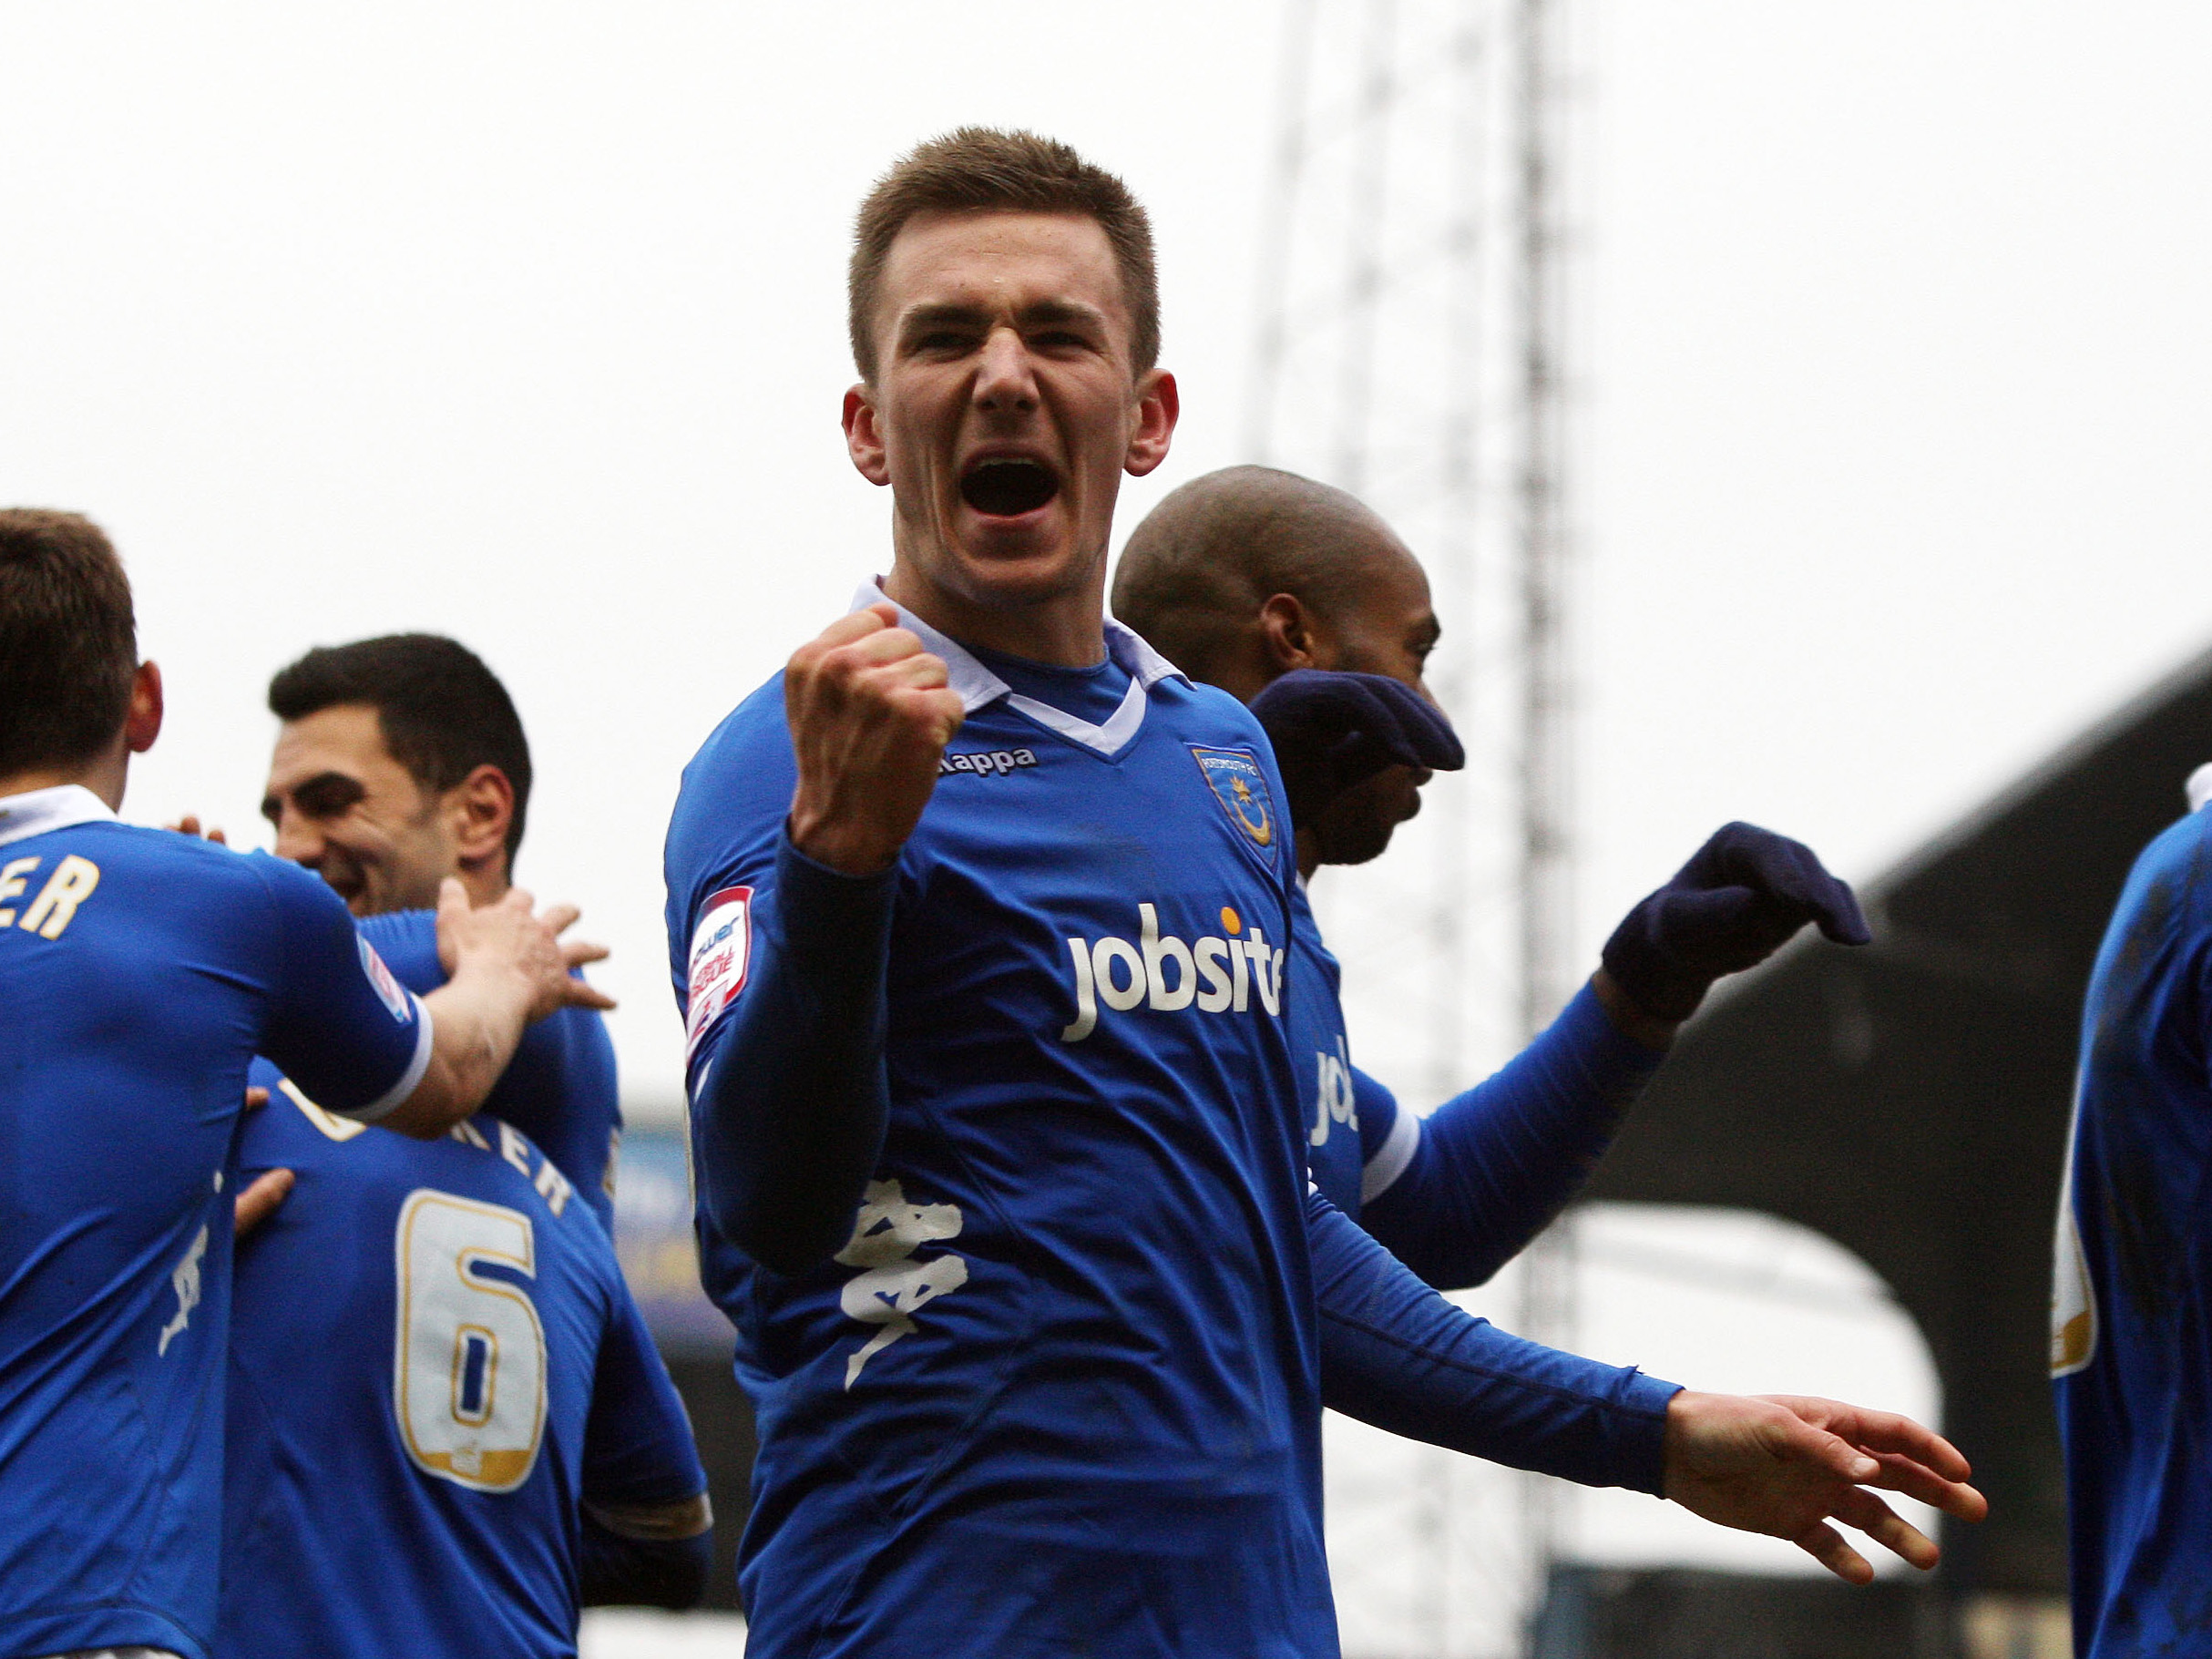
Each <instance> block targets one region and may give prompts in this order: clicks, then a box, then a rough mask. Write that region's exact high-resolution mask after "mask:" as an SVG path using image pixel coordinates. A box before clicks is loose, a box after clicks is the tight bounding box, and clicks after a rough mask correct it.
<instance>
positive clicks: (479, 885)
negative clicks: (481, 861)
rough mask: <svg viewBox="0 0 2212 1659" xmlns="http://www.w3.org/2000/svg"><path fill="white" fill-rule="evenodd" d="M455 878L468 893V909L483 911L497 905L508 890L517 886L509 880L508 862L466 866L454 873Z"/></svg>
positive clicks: (503, 860) (502, 860)
mask: <svg viewBox="0 0 2212 1659" xmlns="http://www.w3.org/2000/svg"><path fill="white" fill-rule="evenodd" d="M454 876H455V877H456V879H457V880H459V882H460V884H461V886H463V887H465V888H466V889H467V892H468V907H469V908H470V909H471V910H481V909H483V908H484V906H486V905H496V904H497V903H498V902H499V901H500V900H501V899H503V898H505V897H506V896H507V889H508V888H509V887H511V886H514V885H515V884H514V883H513V882H512V881H510V880H509V879H508V878H507V860H506V859H504V858H502V859H500V860H498V861H497V863H496V864H492V865H476V866H473V867H472V866H471V865H466V864H464V865H461V867H460V868H459V869H457V870H456V871H455V872H454Z"/></svg>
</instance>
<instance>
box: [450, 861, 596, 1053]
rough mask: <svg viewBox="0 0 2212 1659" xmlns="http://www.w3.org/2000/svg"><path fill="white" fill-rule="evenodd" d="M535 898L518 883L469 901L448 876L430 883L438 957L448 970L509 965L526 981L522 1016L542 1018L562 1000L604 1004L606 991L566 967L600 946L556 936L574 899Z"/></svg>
mask: <svg viewBox="0 0 2212 1659" xmlns="http://www.w3.org/2000/svg"><path fill="white" fill-rule="evenodd" d="M536 904H537V901H536V900H535V899H533V898H532V897H531V896H529V895H528V894H527V893H526V892H524V891H523V890H522V889H521V888H520V887H510V888H508V889H507V894H506V896H504V897H501V898H499V899H497V900H495V901H494V902H492V903H491V904H488V905H482V906H476V907H475V908H471V907H470V906H469V902H468V891H467V889H466V888H465V887H464V886H461V884H460V882H459V881H457V880H456V879H455V878H454V877H453V876H447V877H446V878H445V881H444V882H443V883H441V884H440V885H439V887H438V960H439V961H440V962H442V963H444V964H445V972H446V975H447V977H448V978H451V979H458V978H461V976H462V975H463V974H464V973H472V972H475V973H483V972H492V973H512V974H517V975H519V976H521V977H522V978H525V979H527V981H528V982H529V985H530V1004H529V1016H528V1017H529V1018H530V1019H544V1018H545V1017H546V1016H547V1015H548V1014H551V1013H553V1012H555V1011H557V1010H558V1009H565V1008H587V1009H610V1008H612V1007H614V998H611V997H609V996H608V995H607V993H606V992H604V991H602V990H599V988H597V987H595V986H592V985H589V984H588V983H586V982H585V981H584V980H582V979H579V978H576V977H575V975H574V974H573V973H572V972H571V971H570V970H571V969H574V968H581V967H582V966H583V965H584V964H585V963H587V962H599V961H604V960H605V959H606V957H607V947H605V946H604V945H589V944H585V943H583V942H582V941H580V940H579V941H571V940H564V939H563V938H562V937H560V936H561V935H562V934H563V933H565V932H567V931H568V928H569V927H572V926H573V925H574V924H575V921H576V918H577V917H578V916H579V914H581V913H580V912H579V910H578V909H577V907H576V906H574V905H548V906H547V907H546V909H545V910H544V911H543V912H542V913H540V912H538V911H537V910H536V909H535V906H536Z"/></svg>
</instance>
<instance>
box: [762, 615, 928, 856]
mask: <svg viewBox="0 0 2212 1659" xmlns="http://www.w3.org/2000/svg"><path fill="white" fill-rule="evenodd" d="M783 712H784V718H785V719H786V720H787V721H788V722H790V726H791V743H792V749H793V751H794V753H795V754H796V756H797V759H798V763H799V782H798V786H797V787H796V788H795V789H794V790H793V792H792V796H791V842H792V845H794V846H795V847H797V848H798V849H799V851H800V852H802V853H804V854H805V855H807V856H808V857H809V858H812V859H814V861H815V862H816V863H817V864H824V865H828V866H829V867H830V868H831V869H833V870H840V871H843V872H844V873H845V875H847V876H873V875H875V874H876V872H877V871H879V870H883V869H886V868H888V867H889V866H890V865H891V864H892V862H893V861H894V860H896V858H897V857H898V853H899V849H900V848H901V847H903V846H905V845H906V837H907V836H909V835H912V834H913V833H914V826H915V825H916V824H917V823H919V822H920V821H921V816H922V809H923V808H924V807H925V806H927V805H928V804H929V795H930V792H931V791H932V790H934V789H935V788H936V787H937V761H938V759H939V757H940V756H942V755H943V754H944V753H945V745H946V744H947V743H948V742H951V741H952V735H953V733H954V732H958V730H959V729H960V722H961V721H962V720H963V719H965V718H966V717H967V710H966V707H965V705H964V704H963V703H962V701H961V700H960V696H959V693H958V692H957V691H952V690H950V689H948V687H947V684H946V670H945V664H944V661H942V660H941V659H939V658H937V657H934V656H932V655H931V654H930V653H929V652H928V651H927V650H923V648H922V641H921V640H920V638H919V636H917V634H915V633H914V631H913V630H910V629H906V628H901V627H900V626H899V625H898V610H897V608H896V606H894V605H892V604H890V603H889V602H888V601H886V602H885V603H883V604H881V605H870V606H868V607H867V608H866V609H862V610H855V612H853V614H852V615H850V616H847V617H840V618H839V619H838V620H836V621H835V622H833V623H831V624H830V625H829V626H828V627H827V628H825V629H824V630H822V632H821V634H820V635H819V636H817V637H816V638H815V639H814V640H810V641H808V642H807V643H806V644H804V645H802V646H801V647H800V648H799V649H798V650H796V651H795V652H794V653H793V655H792V659H791V661H790V662H789V663H788V664H786V665H785V667H784V670H783Z"/></svg>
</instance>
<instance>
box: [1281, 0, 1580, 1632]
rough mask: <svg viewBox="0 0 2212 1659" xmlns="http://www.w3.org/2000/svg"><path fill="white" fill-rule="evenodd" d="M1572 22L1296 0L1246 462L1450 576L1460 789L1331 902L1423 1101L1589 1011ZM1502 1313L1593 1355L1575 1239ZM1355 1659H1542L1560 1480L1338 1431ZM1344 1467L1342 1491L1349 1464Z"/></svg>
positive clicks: (1503, 1297)
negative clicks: (1360, 505)
mask: <svg viewBox="0 0 2212 1659" xmlns="http://www.w3.org/2000/svg"><path fill="white" fill-rule="evenodd" d="M1565 10H1566V0H1292V4H1291V5H1289V6H1288V7H1287V8H1286V11H1285V24H1284V28H1285V34H1284V40H1283V55H1282V61H1281V69H1280V81H1279V87H1280V103H1279V108H1278V117H1277V119H1278V128H1277V134H1276V148H1275V155H1274V163H1273V173H1272V179H1271V181H1270V189H1269V203H1268V214H1267V217H1266V220H1265V233H1264V238H1263V244H1262V254H1261V267H1260V283H1259V292H1258V294H1257V296H1256V306H1255V316H1256V321H1257V333H1256V339H1255V350H1254V357H1253V366H1252V380H1251V385H1250V389H1249V393H1248V397H1247V430H1246V448H1247V453H1248V455H1249V456H1250V457H1251V458H1252V459H1254V460H1258V461H1262V462H1265V463H1266V464H1269V465H1274V466H1285V467H1287V468H1289V469H1290V470H1292V471H1295V472H1300V473H1305V474H1306V475H1308V476H1314V477H1318V478H1322V479H1326V481H1328V482H1330V483H1333V484H1337V485H1340V486H1343V487H1345V488H1347V489H1349V490H1351V491H1353V492H1354V493H1355V494H1357V495H1358V496H1360V497H1362V498H1363V499H1365V500H1366V501H1367V502H1368V503H1369V504H1370V505H1371V506H1373V507H1375V508H1377V510H1378V511H1379V512H1380V513H1381V514H1382V515H1383V516H1384V517H1386V518H1387V519H1388V520H1389V521H1390V523H1391V524H1392V525H1393V526H1394V527H1396V528H1397V529H1398V532H1399V534H1400V535H1402V536H1403V537H1404V538H1405V539H1406V541H1407V543H1408V546H1410V547H1411V548H1413V549H1414V551H1415V552H1416V553H1417V554H1418V556H1419V557H1420V558H1421V560H1422V563H1423V564H1424V565H1425V566H1426V567H1427V568H1428V570H1429V578H1430V581H1431V584H1432V588H1433V589H1434V597H1435V602H1436V607H1437V611H1438V614H1439V617H1440V618H1441V619H1442V620H1443V623H1444V628H1445V639H1444V643H1443V646H1442V648H1441V649H1440V650H1439V652H1438V654H1437V657H1436V659H1435V661H1434V664H1433V671H1432V673H1431V678H1430V682H1431V684H1432V686H1433V687H1434V688H1435V690H1436V691H1437V694H1438V696H1439V700H1440V701H1442V702H1443V704H1444V706H1445V707H1446V709H1447V710H1448V711H1449V712H1450V713H1451V715H1452V718H1453V720H1454V722H1456V723H1457V724H1458V725H1459V730H1460V734H1461V736H1462V737H1463V738H1464V739H1465V740H1466V742H1467V747H1468V753H1469V764H1468V771H1467V772H1466V773H1464V774H1462V775H1461V776H1459V777H1456V778H1451V777H1448V778H1442V779H1439V781H1438V782H1437V783H1435V784H1432V785H1431V787H1430V788H1429V791H1428V792H1427V800H1426V803H1425V805H1424V811H1423V814H1422V816H1421V817H1420V818H1418V819H1417V820H1416V821H1415V822H1414V823H1413V824H1408V825H1407V826H1406V827H1405V828H1403V829H1401V830H1400V831H1399V833H1398V842H1397V844H1396V845H1394V847H1393V850H1392V852H1391V854H1390V855H1389V856H1388V857H1387V858H1385V859H1384V860H1382V861H1381V862H1379V863H1378V864H1377V865H1371V866H1367V867H1364V868H1361V869H1358V870H1353V871H1332V872H1330V873H1328V874H1327V875H1326V876H1323V877H1322V878H1321V880H1320V881H1319V882H1318V883H1317V884H1316V902H1317V904H1318V906H1319V908H1320V912H1321V916H1322V920H1323V923H1324V926H1325V927H1326V931H1327V934H1328V937H1329V940H1330V943H1331V946H1332V947H1333V948H1334V949H1335V950H1336V954H1337V955H1338V957H1339V958H1342V959H1343V960H1344V963H1345V969H1346V972H1345V980H1346V990H1347V998H1346V999H1347V1005H1348V1012H1349V1015H1350V1019H1351V1028H1352V1039H1353V1044H1354V1049H1355V1052H1356V1053H1357V1055H1358V1057H1359V1058H1360V1060H1361V1063H1362V1064H1363V1065H1364V1066H1365V1067H1366V1068H1367V1069H1368V1070H1372V1071H1375V1072H1376V1073H1377V1075H1379V1076H1380V1077H1382V1078H1383V1079H1384V1080H1385V1081H1387V1082H1389V1083H1391V1084H1393V1085H1394V1086H1395V1087H1397V1088H1398V1091H1399V1092H1400V1094H1401V1097H1402V1098H1403V1100H1404V1101H1405V1103H1406V1104H1408V1106H1411V1107H1413V1108H1415V1109H1417V1110H1427V1109H1428V1108H1429V1107H1432V1106H1434V1105H1436V1104H1438V1103H1440V1102H1441V1101H1444V1100H1445V1099H1447V1098H1449V1096H1450V1095H1451V1094H1453V1093H1456V1092H1457V1091H1459V1090H1461V1089H1463V1088H1466V1087H1467V1086H1469V1085H1470V1083H1472V1082H1474V1081H1476V1080H1478V1079H1480V1077H1481V1076H1483V1075H1486V1074H1487V1073H1488V1072H1489V1071H1490V1070H1492V1069H1494V1067H1495V1066H1496V1065H1497V1064H1499V1063H1500V1062H1501V1061H1502V1060H1505V1059H1506V1058H1508V1057H1509V1056H1510V1055H1511V1053H1512V1052H1513V1051H1514V1050H1517V1049H1518V1048H1519V1047H1520V1046H1521V1043H1522V1042H1523V1041H1525V1040H1526V1039H1527V1038H1528V1037H1529V1036H1530V1035H1531V1034H1532V1033H1533V1032H1534V1031H1536V1030H1537V1029H1541V1027H1542V1026H1543V1025H1544V1024H1545V1023H1547V1022H1548V1021H1549V1020H1550V1019H1551V1017H1552V1015H1553V1014H1554V1013H1556V1012H1557V1010H1558V1009H1559V1008H1560V1007H1561V1006H1562V1004H1563V1003H1564V1002H1565V1000H1566V998H1567V997H1568V996H1569V995H1570V994H1571V992H1572V987H1573V983H1574V980H1575V978H1576V977H1577V976H1576V974H1575V972H1574V964H1573V962H1572V958H1571V956H1570V952H1571V949H1572V937H1573V932H1572V929H1573V915H1572V899H1573V865H1572V833H1571V832H1572V808H1573V799H1572V743H1571V721H1572V673H1571V658H1570V654H1569V646H1570V636H1569V632H1568V621H1569V618H1570V613H1571V609H1572V607H1571V594H1570V589H1571V581H1570V577H1571V574H1572V567H1571V537H1570V526H1569V517H1568V498H1567V496H1566V491H1565V478H1566V474H1567V466H1566V463H1567V456H1566V449H1567V441H1568V436H1569V423H1568V419H1567V414H1568V388H1569V384H1570V376H1569V374H1568V366H1567V360H1566V356H1565V353H1564V322H1565V313H1566V303H1565V301H1566V295H1565V281H1564V279H1565V274H1566V272H1565V270H1564V266H1563V255H1564V250H1565V247H1566V245H1567V241H1566V236H1565V222H1566V219H1567V208H1566V204H1565V201H1564V199H1563V195H1562V188H1561V186H1562V150H1563V146H1564V140H1565V138H1566V127H1567V108H1566V104H1567V100H1566V97H1565V92H1566V88H1567V87H1568V85H1569V80H1568V76H1567V70H1566V58H1567V56H1568V52H1569V46H1568V44H1567V41H1566V38H1565V35H1564V29H1565V26H1566V23H1567V18H1566V16H1565V15H1564V14H1565ZM1508 1275H1511V1277H1512V1278H1513V1280H1514V1283H1513V1284H1512V1285H1505V1284H1503V1283H1500V1284H1498V1285H1493V1286H1491V1287H1486V1290H1485V1292H1484V1293H1482V1294H1481V1295H1480V1296H1479V1297H1478V1298H1477V1299H1478V1301H1479V1303H1480V1306H1482V1308H1483V1310H1484V1311H1485V1312H1488V1313H1490V1314H1492V1315H1493V1316H1495V1317H1497V1318H1499V1320H1500V1323H1504V1324H1507V1325H1509V1326H1512V1327H1514V1328H1518V1329H1521V1330H1522V1331H1524V1332H1526V1333H1527V1334H1529V1335H1531V1336H1538V1337H1541V1338H1543V1339H1546V1340H1551V1341H1553V1342H1564V1341H1567V1340H1570V1339H1571V1336H1572V1244H1571V1242H1570V1235H1569V1234H1568V1230H1567V1229H1565V1228H1563V1227H1562V1228H1558V1229H1554V1232H1553V1234H1548V1235H1547V1237H1546V1239H1545V1240H1544V1241H1543V1242H1541V1243H1540V1244H1539V1245H1538V1246H1536V1247H1535V1248H1534V1249H1532V1250H1531V1252H1530V1253H1528V1254H1527V1255H1526V1256H1524V1258H1523V1260H1522V1262H1521V1264H1517V1265H1516V1268H1514V1269H1509V1270H1508ZM1508 1275H1500V1280H1501V1281H1502V1280H1504V1279H1505V1278H1506V1277H1507V1276H1508ZM1332 1434H1333V1435H1335V1436H1336V1437H1338V1439H1346V1438H1347V1437H1348V1438H1349V1439H1351V1440H1353V1441H1356V1442H1357V1449H1358V1450H1357V1456H1354V1457H1343V1456H1338V1457H1335V1458H1333V1459H1332V1474H1331V1488H1330V1501H1331V1511H1332V1523H1331V1533H1332V1536H1331V1550H1332V1557H1333V1562H1334V1568H1335V1571H1336V1576H1337V1581H1338V1600H1339V1605H1340V1608H1341V1609H1342V1610H1343V1612H1344V1614H1345V1625H1346V1628H1345V1642H1346V1652H1347V1655H1352V1656H1353V1659H1398V1656H1401V1655H1402V1656H1403V1659H1416V1656H1417V1655H1418V1659H1447V1656H1448V1655H1449V1656H1451V1659H1459V1656H1462V1655H1464V1656H1467V1659H1500V1656H1502V1655H1506V1654H1512V1653H1516V1652H1518V1651H1519V1649H1520V1646H1521V1623H1522V1620H1523V1617H1524V1616H1525V1614H1526V1613H1527V1612H1528V1611H1529V1610H1530V1607H1531V1592H1532V1589H1533V1587H1534V1585H1535V1583H1536V1582H1537V1580H1538V1577H1539V1575H1540V1574H1541V1572H1542V1570H1543V1569H1544V1567H1545V1566H1546V1565H1547V1564H1548V1562H1549V1560H1550V1557H1551V1552H1552V1551H1553V1548H1554V1545H1555V1541H1556V1537H1557V1533H1558V1529H1559V1525H1560V1515H1559V1510H1558V1502H1559V1498H1558V1496H1557V1490H1556V1488H1555V1487H1554V1486H1553V1485H1552V1483H1549V1482H1541V1481H1533V1480H1528V1481H1523V1480H1516V1479H1514V1478H1511V1477H1509V1476H1506V1475H1505V1474H1503V1472H1502V1471H1497V1470H1489V1469H1487V1468H1486V1467H1485V1466H1482V1465H1479V1464H1474V1463H1471V1462H1470V1461H1469V1460H1467V1459H1451V1458H1449V1457H1448V1456H1446V1455H1445V1454H1439V1453H1432V1452H1429V1451H1427V1450H1426V1449H1407V1448H1405V1447H1404V1446H1403V1445H1402V1443H1401V1444H1397V1445H1389V1444H1385V1443H1383V1441H1382V1440H1381V1439H1379V1438H1377V1439H1366V1438H1363V1436H1362V1431H1359V1430H1357V1429H1346V1428H1345V1427H1344V1426H1343V1425H1341V1424H1339V1425H1335V1426H1333V1427H1332ZM1347 1465H1349V1466H1351V1467H1349V1468H1347V1467H1346V1466H1347Z"/></svg>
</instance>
